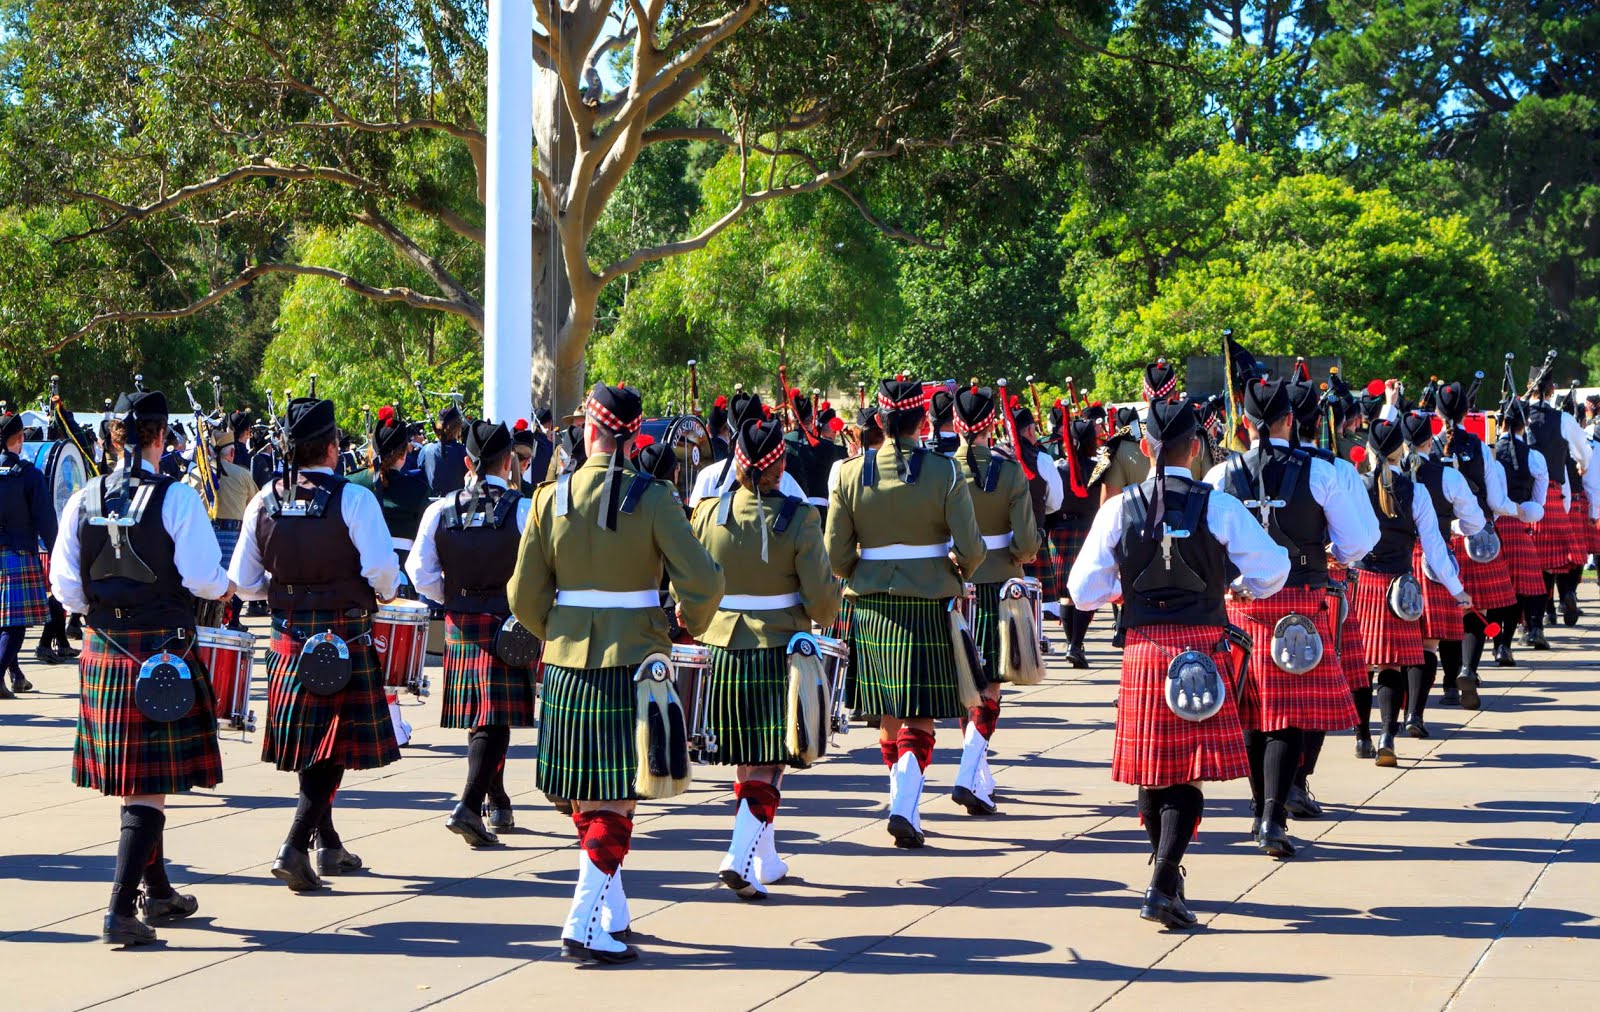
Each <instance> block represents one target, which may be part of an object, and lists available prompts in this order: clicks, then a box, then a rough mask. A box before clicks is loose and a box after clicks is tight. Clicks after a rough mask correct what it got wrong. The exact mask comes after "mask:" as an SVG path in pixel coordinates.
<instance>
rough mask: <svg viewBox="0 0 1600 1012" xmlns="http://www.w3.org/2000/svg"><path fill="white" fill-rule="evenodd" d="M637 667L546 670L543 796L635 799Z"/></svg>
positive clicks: (541, 750) (541, 755) (547, 667)
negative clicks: (635, 692) (635, 681)
mask: <svg viewBox="0 0 1600 1012" xmlns="http://www.w3.org/2000/svg"><path fill="white" fill-rule="evenodd" d="M638 667H639V666H638V665H637V664H622V665H617V666H615V667H609V668H565V667H562V666H561V665H559V664H546V665H545V666H544V688H543V691H542V693H541V696H540V705H539V764H538V781H537V782H538V786H539V789H540V790H541V791H544V792H545V793H546V794H548V795H550V796H551V797H556V798H566V799H568V800H570V801H631V800H632V799H633V797H634V786H635V782H634V777H635V775H636V774H637V773H638V767H639V752H638V743H637V739H636V737H635V730H634V721H635V717H636V714H637V703H636V701H635V695H634V685H633V673H634V672H635V671H637V670H638ZM690 705H692V704H690ZM687 716H688V715H687V714H685V717H687Z"/></svg>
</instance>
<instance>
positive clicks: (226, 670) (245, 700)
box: [195, 626, 256, 731]
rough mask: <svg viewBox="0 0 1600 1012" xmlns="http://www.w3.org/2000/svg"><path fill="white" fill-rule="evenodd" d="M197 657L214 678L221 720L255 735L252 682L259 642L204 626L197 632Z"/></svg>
mask: <svg viewBox="0 0 1600 1012" xmlns="http://www.w3.org/2000/svg"><path fill="white" fill-rule="evenodd" d="M195 656H196V658H197V659H198V660H199V661H200V663H201V664H202V665H203V666H204V667H205V669H206V673H207V674H208V675H209V676H210V678H211V691H212V692H214V693H216V696H217V720H218V722H221V721H224V720H225V721H227V722H228V723H229V725H231V726H232V727H233V728H234V729H236V730H239V731H254V730H255V729H256V715H255V712H254V711H253V710H251V709H250V678H251V675H252V674H253V673H254V668H255V658H256V638H255V637H254V636H252V635H250V634H249V633H247V632H235V631H233V630H232V629H216V628H211V627H208V626H201V627H200V628H199V629H197V630H196V637H195Z"/></svg>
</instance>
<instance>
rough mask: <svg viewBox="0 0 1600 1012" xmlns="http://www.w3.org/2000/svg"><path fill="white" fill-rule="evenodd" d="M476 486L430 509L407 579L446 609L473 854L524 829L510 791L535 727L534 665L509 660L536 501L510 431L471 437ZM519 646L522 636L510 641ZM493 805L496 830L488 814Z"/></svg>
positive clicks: (453, 709)
mask: <svg viewBox="0 0 1600 1012" xmlns="http://www.w3.org/2000/svg"><path fill="white" fill-rule="evenodd" d="M466 451H467V473H468V476H469V478H470V479H471V480H470V481H469V482H468V485H467V487H466V488H464V489H462V490H461V491H459V492H456V493H455V494H453V495H447V496H445V497H444V498H443V499H440V500H438V501H436V502H435V503H434V504H433V505H431V506H429V507H428V511H427V512H426V513H424V514H423V515H422V523H421V525H420V527H419V528H418V533H417V541H416V548H415V550H414V551H412V553H411V555H410V557H409V558H408V559H407V560H406V575H407V576H409V577H410V578H411V585H412V586H414V587H416V588H417V592H418V593H419V594H421V595H422V596H423V597H425V598H427V599H428V600H430V601H438V602H439V603H440V604H441V605H443V607H444V623H445V625H444V628H445V634H444V635H445V648H444V709H443V713H442V714H441V716H440V718H439V726H440V727H444V728H456V729H461V730H464V731H467V732H468V739H467V782H466V785H465V786H464V787H463V788H462V789H461V800H460V801H459V802H458V803H457V804H456V807H455V811H453V812H452V813H451V814H450V818H449V819H448V820H446V822H445V828H447V829H449V830H450V831H451V832H452V833H455V834H456V835H458V836H460V837H461V838H462V839H463V840H465V841H466V842H467V844H468V846H471V847H494V846H498V845H499V843H500V838H499V837H498V836H496V835H495V831H496V830H502V831H503V830H507V829H512V828H514V827H515V826H516V820H515V817H514V816H513V815H512V812H511V798H510V796H509V795H508V794H507V793H506V789H505V763H506V750H507V749H508V748H509V747H510V745H511V729H512V728H513V727H532V726H533V724H534V721H533V711H534V685H533V667H532V663H531V662H532V660H533V659H534V658H536V657H537V651H536V649H531V648H530V649H529V651H528V654H529V657H528V660H527V661H524V662H523V663H512V662H510V661H507V660H506V659H504V658H503V657H502V656H501V655H502V653H504V652H506V651H504V650H502V649H501V645H500V644H501V636H502V630H501V627H502V626H504V625H505V624H506V619H508V618H509V617H510V616H511V605H510V602H509V601H508V600H507V598H506V585H507V583H508V582H509V581H510V580H511V574H512V570H513V569H514V568H515V566H516V562H517V547H518V545H519V544H520V543H521V540H522V532H523V530H524V529H525V528H526V527H527V523H528V506H529V501H528V500H527V499H524V498H522V495H521V493H519V492H517V491H516V490H514V489H512V488H511V487H510V482H511V469H512V467H513V465H514V464H515V460H516V458H515V455H514V454H513V453H512V440H511V433H510V431H509V430H507V429H506V427H505V425H504V423H500V422H486V421H481V420H480V421H476V422H473V423H472V425H471V427H470V428H468V429H467V442H466ZM504 635H505V636H506V637H507V638H509V637H510V636H511V635H512V633H505V634H504ZM485 798H488V800H489V802H490V811H489V825H487V826H485V825H484V822H483V818H482V816H481V814H480V811H481V809H482V808H483V805H484V800H485Z"/></svg>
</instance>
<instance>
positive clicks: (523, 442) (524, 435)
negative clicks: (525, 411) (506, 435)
mask: <svg viewBox="0 0 1600 1012" xmlns="http://www.w3.org/2000/svg"><path fill="white" fill-rule="evenodd" d="M511 442H512V444H513V445H515V446H517V447H518V448H521V447H524V446H526V447H527V448H529V449H530V450H531V449H532V448H533V447H534V445H535V444H536V443H537V442H538V440H537V439H536V438H535V437H534V435H533V430H532V429H517V430H516V431H515V432H513V433H511Z"/></svg>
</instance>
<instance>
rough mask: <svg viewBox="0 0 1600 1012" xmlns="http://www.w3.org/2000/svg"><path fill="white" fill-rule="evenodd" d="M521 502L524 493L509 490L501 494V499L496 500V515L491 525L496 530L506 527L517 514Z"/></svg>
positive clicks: (491, 519) (491, 520) (492, 518)
mask: <svg viewBox="0 0 1600 1012" xmlns="http://www.w3.org/2000/svg"><path fill="white" fill-rule="evenodd" d="M521 501H522V493H521V492H518V491H517V490H516V489H513V488H508V489H505V490H504V491H502V492H501V493H500V498H498V499H496V500H495V503H494V515H493V516H492V517H491V518H490V523H491V525H492V526H493V527H494V528H495V530H499V529H500V528H502V527H504V526H505V525H506V521H507V520H510V519H511V518H512V517H513V516H514V515H515V514H516V512H517V503H519V502H521Z"/></svg>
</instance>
